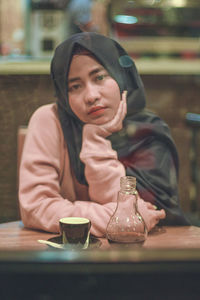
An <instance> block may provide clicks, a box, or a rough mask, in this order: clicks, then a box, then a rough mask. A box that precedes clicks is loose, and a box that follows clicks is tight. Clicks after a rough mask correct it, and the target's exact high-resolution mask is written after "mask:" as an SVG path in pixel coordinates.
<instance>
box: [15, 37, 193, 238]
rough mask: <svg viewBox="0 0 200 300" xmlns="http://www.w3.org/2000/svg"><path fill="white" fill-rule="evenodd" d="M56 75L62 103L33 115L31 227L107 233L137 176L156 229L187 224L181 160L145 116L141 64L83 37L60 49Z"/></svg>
mask: <svg viewBox="0 0 200 300" xmlns="http://www.w3.org/2000/svg"><path fill="white" fill-rule="evenodd" d="M51 74H52V78H53V82H54V86H55V91H56V97H57V103H54V104H49V105H45V106H43V107H40V108H39V109H38V110H37V111H36V112H35V113H34V114H33V116H32V118H31V120H30V123H29V127H28V135H27V137H26V141H25V145H24V151H23V156H22V162H21V168H20V186H19V199H20V209H21V217H22V220H23V222H24V225H25V226H27V227H31V228H38V229H43V230H46V231H50V232H59V222H58V221H59V219H60V218H62V217H67V216H78V217H86V218H89V219H90V220H91V222H92V228H91V233H92V234H94V235H96V236H103V235H105V230H106V226H107V223H108V221H109V219H110V217H111V215H112V214H113V211H114V210H115V207H116V201H117V193H118V190H119V182H120V177H121V176H125V175H130V176H135V177H136V179H137V189H138V192H139V195H140V199H139V201H138V209H139V211H140V213H141V215H142V216H143V218H144V220H145V223H146V225H147V228H148V230H151V229H152V228H153V227H154V226H155V225H156V224H157V223H159V221H160V220H161V222H162V224H167V225H170V224H171V225H172V224H173V225H174V224H177V225H186V224H188V223H187V220H186V219H185V218H184V216H183V214H182V212H181V210H180V207H179V200H178V192H177V172H178V157H177V152H176V148H175V146H174V143H173V140H172V138H171V135H170V132H169V128H168V126H167V125H166V124H165V123H164V122H163V121H162V120H161V119H160V118H159V117H157V116H156V115H154V114H153V113H151V112H147V111H145V109H144V108H145V95H144V88H143V84H142V82H141V79H140V77H139V75H138V73H137V70H136V68H135V65H134V62H133V61H132V59H131V58H130V57H129V56H128V55H127V53H126V52H125V50H124V49H123V48H122V47H121V46H120V45H119V44H118V43H117V42H116V41H114V40H112V39H110V38H108V37H105V36H102V35H99V34H96V33H80V34H76V35H73V36H72V37H71V38H69V39H68V40H66V41H65V42H63V43H62V44H61V45H59V46H58V47H57V49H56V51H55V54H54V57H53V60H52V65H51Z"/></svg>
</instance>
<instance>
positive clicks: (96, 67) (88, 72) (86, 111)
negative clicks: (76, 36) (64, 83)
mask: <svg viewBox="0 0 200 300" xmlns="http://www.w3.org/2000/svg"><path fill="white" fill-rule="evenodd" d="M68 98H69V104H70V107H71V109H72V111H73V112H74V113H75V115H76V116H77V117H78V118H79V119H80V120H81V121H83V122H84V123H91V124H97V125H100V124H104V123H107V122H108V121H110V120H111V119H113V117H114V116H115V114H116V112H117V109H118V106H119V103H120V99H121V96H120V90H119V86H118V84H117V82H116V81H115V80H114V79H113V78H112V77H111V76H110V75H109V74H108V72H107V71H106V70H105V69H104V67H103V66H102V65H101V64H99V63H98V62H97V61H96V60H95V59H94V58H93V57H91V56H88V55H83V54H82V55H74V56H73V58H72V62H71V65H70V69H69V75H68Z"/></svg>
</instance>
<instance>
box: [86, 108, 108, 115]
mask: <svg viewBox="0 0 200 300" xmlns="http://www.w3.org/2000/svg"><path fill="white" fill-rule="evenodd" d="M105 109H106V108H105V107H104V106H95V107H92V108H91V109H90V111H89V112H88V114H89V115H93V116H98V115H101V114H103V113H104V111H105Z"/></svg>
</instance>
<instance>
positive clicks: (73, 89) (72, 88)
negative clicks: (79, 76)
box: [68, 84, 80, 92]
mask: <svg viewBox="0 0 200 300" xmlns="http://www.w3.org/2000/svg"><path fill="white" fill-rule="evenodd" d="M79 88H80V84H74V85H71V86H69V88H68V90H69V92H74V91H76V90H78V89H79Z"/></svg>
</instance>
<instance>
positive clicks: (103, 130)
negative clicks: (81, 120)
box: [84, 91, 127, 138]
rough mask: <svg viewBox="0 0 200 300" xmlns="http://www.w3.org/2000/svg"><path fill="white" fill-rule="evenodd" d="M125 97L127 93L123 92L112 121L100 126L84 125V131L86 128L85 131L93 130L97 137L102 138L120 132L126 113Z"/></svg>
mask: <svg viewBox="0 0 200 300" xmlns="http://www.w3.org/2000/svg"><path fill="white" fill-rule="evenodd" d="M126 95H127V91H123V93H122V100H121V101H120V103H119V107H118V110H117V113H116V115H115V116H114V118H113V119H112V120H110V121H109V122H107V123H104V124H101V125H96V124H89V123H88V124H85V125H84V128H85V130H86V128H87V130H94V131H95V132H96V133H97V134H98V135H100V136H102V137H104V138H105V137H107V136H109V135H111V134H112V133H114V132H118V131H120V130H121V129H122V127H123V120H124V118H125V116H126V113H127V103H126ZM94 131H93V132H94Z"/></svg>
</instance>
